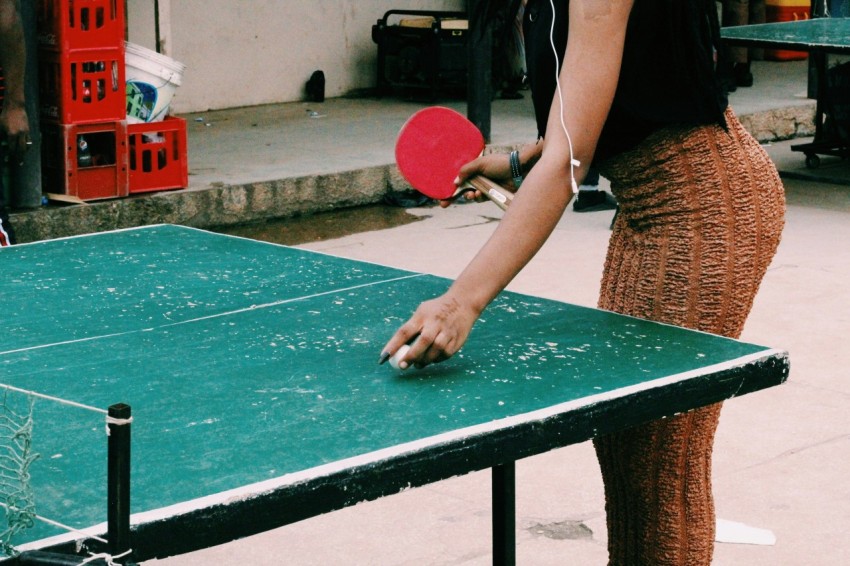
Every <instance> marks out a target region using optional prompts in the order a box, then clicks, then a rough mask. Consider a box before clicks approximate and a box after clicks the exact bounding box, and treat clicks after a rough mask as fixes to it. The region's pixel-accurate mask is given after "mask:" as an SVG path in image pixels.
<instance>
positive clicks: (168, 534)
mask: <svg viewBox="0 0 850 566" xmlns="http://www.w3.org/2000/svg"><path fill="white" fill-rule="evenodd" d="M0 265H2V273H3V277H2V279H0V313H2V316H3V326H4V329H5V332H4V333H3V334H2V335H0V383H3V384H5V387H6V389H5V393H4V396H5V400H4V404H5V406H6V407H7V408H8V409H9V410H14V411H18V412H26V408H27V407H28V406H29V404H30V403H31V404H32V415H33V416H32V422H33V431H32V450H33V451H34V452H37V453H38V454H39V455H40V457H39V458H38V459H37V460H35V461H34V462H32V464H31V466H30V467H29V472H30V474H31V483H32V487H33V493H34V499H35V511H36V513H37V515H38V516H39V517H43V518H46V519H49V520H51V521H53V522H55V523H59V524H61V525H63V526H62V527H58V526H56V525H55V524H52V523H51V524H48V523H45V522H44V521H43V520H42V519H38V520H37V521H36V523H35V526H33V527H32V528H31V529H27V530H24V531H22V532H20V533H19V534H18V535H17V536H16V537H15V539H14V540H13V541H12V542H13V543H14V544H15V545H17V547H18V548H19V550H22V551H40V552H44V551H49V552H62V553H69V554H73V553H80V554H83V555H85V553H86V552H97V551H99V550H101V549H102V547H104V545H106V546H107V547H108V546H109V544H110V542H109V539H110V537H112V536H113V533H112V532H110V533H109V534H107V533H106V531H107V515H108V509H107V508H108V507H110V506H113V507H114V506H115V505H116V504H114V503H112V502H110V503H107V499H108V497H107V483H108V481H107V467H108V465H107V462H108V460H109V459H108V455H107V435H106V433H105V425H104V421H105V417H104V414H103V412H104V411H105V410H106V409H107V408H108V407H111V406H114V405H115V404H119V403H126V404H127V405H129V406H130V407H132V418H133V421H132V424H131V425H128V424H126V423H121V424H120V427H119V428H121V429H122V430H130V429H131V430H132V440H131V446H132V452H131V453H132V458H131V462H132V463H131V465H130V468H131V471H132V473H131V480H130V484H131V486H132V489H131V490H130V494H131V496H130V497H131V503H130V505H129V506H130V510H131V511H132V520H131V522H132V526H131V527H130V528H129V534H128V535H126V542H123V543H122V544H126V545H127V548H126V549H122V548H121V547H118V548H111V550H110V552H112V553H113V555H117V553H116V551H126V550H131V551H132V554H131V555H129V556H126V557H124V558H123V560H133V561H143V560H148V559H151V558H154V557H164V556H169V555H175V554H180V553H185V552H190V551H193V550H197V549H200V548H205V547H209V546H213V545H216V544H221V543H224V542H227V541H230V540H234V539H237V538H241V537H245V536H249V535H252V534H256V533H259V532H263V531H266V530H270V529H272V528H276V527H279V526H282V525H285V524H289V523H292V522H295V521H299V520H302V519H305V518H308V517H312V516H315V515H318V514H321V513H325V512H328V511H331V510H335V509H340V508H343V507H345V506H348V505H353V504H355V503H357V502H360V501H364V500H370V499H376V498H378V497H381V496H385V495H390V494H393V493H397V492H399V491H400V490H402V489H406V488H409V487H414V486H419V485H424V484H427V483H430V482H434V481H439V480H442V479H446V478H449V477H452V476H456V475H459V474H464V473H468V472H471V471H474V470H481V469H486V468H493V469H494V475H493V478H494V561H496V562H505V563H511V562H512V561H513V556H512V546H513V540H514V539H513V538H512V537H513V535H512V533H513V530H514V529H513V522H512V521H513V516H512V515H513V514H512V510H513V507H512V491H511V490H512V486H513V483H512V482H513V473H512V472H513V463H514V461H516V460H517V459H520V458H524V457H527V456H531V455H534V454H539V453H542V452H545V451H548V450H551V449H554V448H557V447H562V446H566V445H569V444H573V443H577V442H581V441H584V440H587V439H589V438H592V437H594V436H596V435H599V434H604V433H608V432H611V431H614V430H618V429H622V428H625V427H628V426H632V425H635V424H637V423H640V422H644V421H646V420H649V419H655V418H660V417H662V416H665V415H671V414H674V413H677V412H681V411H685V410H688V409H691V408H695V407H698V406H703V405H706V404H710V403H714V402H717V401H720V400H724V399H728V398H731V397H734V396H737V395H742V394H745V393H749V392H752V391H756V390H759V389H762V388H766V387H770V386H773V385H777V384H779V383H782V382H783V381H785V379H786V377H787V373H788V360H787V355H786V353H785V352H783V351H780V350H776V349H771V348H767V347H763V346H758V345H753V344H747V343H744V342H740V341H736V340H730V339H726V338H722V337H717V336H712V335H708V334H704V333H699V332H694V331H688V330H684V329H681V328H676V327H671V326H666V325H661V324H656V323H651V322H647V321H643V320H639V319H634V318H630V317H625V316H620V315H615V314H612V313H607V312H603V311H600V310H596V309H590V308H583V307H577V306H573V305H569V304H564V303H560V302H556V301H551V300H544V299H539V298H535V297H531V296H526V295H521V294H517V293H511V292H505V293H503V294H501V295H500V296H499V297H498V298H497V299H496V300H495V301H494V303H493V304H491V305H490V306H489V307H488V308H487V310H486V311H485V312H484V314H483V315H482V317H481V319H480V320H479V322H478V323H477V324H476V326H475V328H474V330H473V333H472V335H471V336H470V339H469V341H468V343H467V344H466V346H465V347H464V348H463V350H462V351H461V352H460V353H459V354H458V355H456V356H455V357H454V358H453V359H452V360H450V361H448V362H445V363H443V364H439V365H436V366H432V367H429V368H427V369H425V370H421V371H414V370H411V371H408V372H405V373H398V372H395V371H394V370H392V369H391V368H390V367H389V366H388V365H383V366H379V365H378V364H377V360H378V356H379V353H380V349H381V346H382V345H383V344H384V342H385V341H386V340H387V339H388V337H389V336H390V335H391V333H392V332H393V331H394V330H395V329H396V328H397V326H398V325H399V324H400V323H401V322H402V321H403V320H405V319H406V318H407V316H408V315H409V314H410V312H411V311H412V309H413V308H414V307H415V306H416V305H417V304H418V302H419V301H421V300H423V299H426V298H430V297H432V296H434V295H435V294H437V293H440V292H441V291H443V290H444V289H445V288H446V287H447V286H448V284H449V281H448V280H446V279H442V278H438V277H434V276H429V275H424V274H419V273H412V272H408V271H402V270H398V269H393V268H389V267H385V266H380V265H374V264H368V263H363V262H357V261H351V260H346V259H342V258H337V257H332V256H328V255H323V254H319V253H315V252H308V251H304V250H298V249H294V248H288V247H284V246H278V245H274V244H267V243H263V242H257V241H252V240H246V239H241V238H235V237H230V236H222V235H217V234H212V233H209V232H204V231H201V230H196V229H190V228H183V227H177V226H169V225H161V226H151V227H144V228H138V229H131V230H124V231H117V232H109V233H101V234H95V235H88V236H82V237H75V238H68V239H60V240H52V241H45V242H39V243H35V244H27V245H21V246H15V247H10V248H3V249H0ZM10 387H11V388H13V389H10ZM21 391H25V392H37V394H31V393H22V392H21ZM34 395H35V396H34ZM69 403H73V404H69ZM110 427H111V428H113V430H115V429H114V427H113V425H110ZM111 438H112V437H110V439H111ZM110 462H111V460H110ZM109 465H110V466H111V465H112V464H111V463H110V464H109ZM110 508H111V507H110ZM111 521H112V519H111V516H110V522H109V527H110V531H111V528H112V525H113V523H112V522H111ZM66 528H70V529H72V530H71V531H70V532H68V531H67V530H66ZM122 536H123V535H122ZM80 541H83V543H82V544H81V543H80ZM103 541H107V542H106V543H104V542H103ZM121 553H123V552H121ZM36 554H38V552H36V553H35V554H33V556H35V555H36Z"/></svg>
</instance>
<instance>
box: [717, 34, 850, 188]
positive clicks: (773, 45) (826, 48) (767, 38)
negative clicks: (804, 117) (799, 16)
mask: <svg viewBox="0 0 850 566" xmlns="http://www.w3.org/2000/svg"><path fill="white" fill-rule="evenodd" d="M720 33H721V37H722V38H723V41H724V42H725V43H727V44H729V45H740V46H746V47H765V48H769V49H791V50H795V51H807V52H809V54H810V55H811V60H812V67H810V69H811V68H813V69H814V77H812V76H811V74H810V79H809V80H810V81H814V87H815V88H814V90H815V94H816V97H817V104H816V107H815V136H814V140H812V142H810V143H804V144H795V145H792V146H791V149H792V150H793V151H800V152H802V153H803V154H804V155H805V156H806V167H808V168H809V169H816V168H817V167H818V166H819V164H820V158H819V157H818V155H833V156H838V157H850V137H848V136H847V135H846V134H842V133H840V129H839V128H835V127H830V128H827V127H826V124H825V120H824V115H825V114H833V117H835V113H836V110H839V111H840V113H841V115H842V116H841V118H842V119H843V120H845V121H846V120H847V114H848V112H850V108H848V106H850V101H848V100H846V96H847V95H848V93H850V90H848V86H847V85H843V88H842V90H841V93H840V94H839V95H838V96H830V92H829V90H828V86H827V73H828V68H827V67H828V55H830V54H834V55H846V54H850V18H813V19H810V20H797V21H793V22H773V23H767V24H753V25H747V26H733V27H724V28H722V29H721V30H720ZM835 98H839V99H840V100H835ZM836 105H840V106H841V108H840V109H838V108H835V106H836ZM843 126H844V127H847V124H846V123H845V124H843ZM809 176H810V177H812V178H814V179H815V180H817V177H814V176H811V175H809Z"/></svg>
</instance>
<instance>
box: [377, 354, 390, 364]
mask: <svg viewBox="0 0 850 566" xmlns="http://www.w3.org/2000/svg"><path fill="white" fill-rule="evenodd" d="M388 359H390V355H389V354H388V353H387V352H381V357H380V358H379V359H378V365H382V364H385V363H386V362H387V360H388Z"/></svg>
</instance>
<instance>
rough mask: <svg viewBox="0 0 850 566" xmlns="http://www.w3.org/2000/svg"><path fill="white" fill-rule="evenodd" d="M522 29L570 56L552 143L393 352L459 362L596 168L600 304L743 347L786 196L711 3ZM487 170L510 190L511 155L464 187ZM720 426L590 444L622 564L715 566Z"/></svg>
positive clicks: (689, 2) (535, 157) (610, 3)
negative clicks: (727, 88) (604, 235)
mask: <svg viewBox="0 0 850 566" xmlns="http://www.w3.org/2000/svg"><path fill="white" fill-rule="evenodd" d="M553 7H554V8H558V9H559V11H558V12H556V15H555V20H556V22H561V23H563V22H564V20H566V19H567V18H568V24H567V25H568V32H569V33H568V39H567V38H562V39H560V43H559V38H558V37H556V36H557V33H548V32H547V33H541V32H540V28H543V29H547V26H546V25H545V24H540V25H537V24H536V23H535V20H534V18H535V17H537V18H539V20H537V22H542V21H551V17H552V15H551V12H552V8H553ZM526 18H527V20H526V26H527V27H526V32H527V33H528V35H526V42H527V44H526V49H527V50H528V51H529V52H532V51H534V50H538V51H539V50H540V49H543V48H544V47H541V46H545V44H547V43H548V42H549V41H550V38H551V40H552V41H553V42H554V43H555V46H556V50H557V51H558V52H559V55H560V54H561V53H562V54H563V59H562V61H561V62H562V68H561V71H560V73H559V83H560V86H559V88H558V87H557V85H556V86H553V89H554V96H553V97H552V101H551V103H550V111H549V112H548V121H547V124H546V135H545V138H544V139H543V140H542V141H541V142H539V143H536V144H531V145H528V146H525V147H523V149H522V151H521V152H520V154H519V158H520V161H521V163H522V165H523V168H524V170H528V169H529V164H531V163H534V166H533V167H531V168H530V170H529V171H528V174H527V176H526V178H525V179H524V181H523V183H522V190H520V191H519V192H518V193H517V197H516V199H515V200H514V201H513V204H512V205H511V208H510V209H509V210H508V212H507V213H506V214H505V215H504V218H503V219H502V221H501V223H500V225H499V226H498V227H497V229H496V230H495V231H494V233H493V235H492V236H491V238H490V239H489V241H488V242H487V243H486V244H485V245H484V247H483V248H482V249H481V250H480V252H479V253H478V254H477V256H476V257H475V258H474V259H473V260H472V262H470V264H469V265H468V266H467V267H466V269H465V270H464V271H463V273H462V274H461V275H460V276H459V277H458V278H457V280H456V281H455V282H454V283H453V284H452V285H451V287H450V288H449V289H448V291H447V292H446V293H445V294H444V295H442V296H441V297H438V298H436V299H433V300H431V301H428V302H425V303H423V304H422V305H420V306H419V308H418V309H417V310H416V312H415V313H414V314H413V315H412V317H411V318H410V319H409V320H408V321H407V322H406V323H405V324H404V325H402V326H401V327H400V328H399V330H398V331H397V332H396V333H395V335H394V336H393V337H392V338H391V339H390V340H389V342H388V343H387V344H386V346H385V347H384V350H383V355H387V354H390V353H393V352H395V351H396V350H397V349H398V348H399V347H400V346H401V345H403V344H405V343H408V342H409V341H411V340H413V342H412V344H411V348H410V350H409V351H408V352H407V354H405V356H404V357H403V359H402V361H401V363H400V366H401V367H402V368H405V367H409V366H410V365H415V366H417V367H424V366H426V365H428V364H430V363H435V362H440V361H443V360H446V359H448V358H450V357H451V356H452V355H453V354H454V353H455V352H457V351H458V350H459V349H460V347H461V346H462V345H463V343H464V341H465V340H466V338H467V336H468V334H469V332H470V330H471V328H472V325H473V324H474V322H475V320H476V319H477V317H478V316H479V315H480V313H481V312H482V311H483V310H484V308H485V307H486V306H487V304H488V303H489V302H490V301H491V300H492V299H493V298H494V297H495V296H496V295H497V294H498V293H499V292H500V291H501V290H502V289H503V288H504V287H505V286H506V285H507V284H508V283H509V282H510V281H511V279H512V278H513V277H514V276H515V275H516V274H517V273H518V272H519V271H520V269H522V267H523V266H524V265H525V264H526V263H527V262H528V261H529V260H530V259H531V258H532V257H533V256H534V254H535V253H536V252H537V250H538V249H539V248H540V247H541V246H542V244H543V243H544V242H545V240H546V239H547V237H548V236H549V234H550V233H551V232H552V230H553V229H554V226H555V224H556V223H557V222H558V221H559V219H560V218H561V215H562V214H563V212H564V210H565V208H566V206H567V204H568V203H569V202H570V200H571V199H572V198H573V196H574V195H575V193H576V190H577V185H578V184H579V183H580V182H581V181H582V179H583V178H584V175H585V174H586V171H587V169H588V167H589V166H590V164H591V162H592V163H593V164H594V167H596V168H597V169H598V170H599V172H600V173H601V174H602V175H603V176H605V177H606V178H607V179H609V180H610V182H611V189H612V192H613V193H614V194H615V196H616V197H617V200H618V202H619V203H620V212H619V214H618V215H617V218H616V221H615V223H614V227H613V231H612V235H611V240H610V245H609V249H608V255H607V258H606V262H605V270H604V274H603V278H602V283H601V290H600V297H599V303H598V304H599V307H600V308H603V309H608V310H613V311H616V312H620V313H624V314H629V315H633V316H638V317H642V318H647V319H652V320H656V321H660V322H665V323H670V324H676V325H680V326H685V327H689V328H695V329H699V330H703V331H706V332H712V333H717V334H723V335H726V336H731V337H736V336H738V335H739V334H740V332H741V330H742V327H743V324H744V321H745V319H746V316H747V314H748V313H749V310H750V308H751V305H752V302H753V299H754V296H755V293H756V291H757V289H758V286H759V284H760V282H761V279H762V277H763V275H764V273H765V271H766V269H767V266H768V264H769V263H770V261H771V258H772V257H773V255H774V253H775V251H776V247H777V245H778V243H779V238H780V233H781V230H782V227H783V216H784V196H783V190H782V185H781V182H780V181H779V177H778V175H777V173H776V170H775V168H774V166H773V164H772V163H771V162H770V159H769V158H768V156H767V154H766V153H765V152H764V150H763V149H762V148H761V147H760V146H759V144H758V143H757V142H756V141H755V140H754V139H753V138H752V137H751V136H750V135H749V134H747V132H746V131H745V130H744V129H743V128H742V127H741V125H740V123H739V122H738V120H737V119H736V118H735V116H734V114H733V113H732V111H731V110H730V109H729V108H728V107H727V101H726V98H725V96H724V95H723V91H722V89H721V88H720V85H719V83H718V80H717V77H716V75H715V69H714V66H715V64H714V60H715V57H714V54H715V52H716V47H717V37H718V24H717V16H716V8H715V5H714V1H713V0H619V1H616V0H570V1H569V3H567V2H566V0H562V1H561V2H557V0H552V1H551V3H550V0H537V1H535V0H531V1H530V2H529V5H528V7H527V10H526ZM547 18H550V19H549V20H547ZM535 26H537V29H536V30H535V29H531V28H534V27H535ZM529 32H530V33H529ZM553 79H554V76H553ZM553 82H554V81H553ZM475 174H484V175H486V176H488V177H490V178H492V179H494V180H498V181H505V182H506V183H509V182H510V179H512V175H511V168H510V166H509V160H508V159H506V157H505V156H504V155H489V156H485V157H482V158H479V159H477V160H475V161H473V162H472V163H469V164H467V165H466V166H464V167H463V168H462V169H461V171H460V173H459V182H462V181H463V180H464V179H466V178H468V177H470V176H472V175H475ZM504 250H510V253H505V252H504ZM568 254H569V250H565V259H568V258H569V256H568ZM414 338H415V340H414ZM719 413H720V405H719V404H718V405H714V406H711V407H706V408H703V409H699V410H695V411H691V412H689V413H686V414H683V415H679V416H677V417H674V418H670V419H665V420H663V421H657V422H651V423H647V424H645V425H641V426H639V427H636V428H634V429H631V430H628V431H625V432H623V433H617V434H612V435H609V436H605V437H601V438H597V439H595V441H594V444H595V447H596V452H597V457H598V459H599V462H600V466H601V469H602V475H603V479H604V483H605V496H606V512H607V518H608V540H609V543H608V544H609V556H610V563H611V564H624V565H635V564H652V565H664V564H677V565H688V566H691V565H698V564H706V565H707V564H710V563H711V557H712V552H713V540H714V528H715V519H714V505H713V499H712V494H711V479H710V464H711V449H712V444H713V438H714V432H715V429H716V427H717V421H718V418H719Z"/></svg>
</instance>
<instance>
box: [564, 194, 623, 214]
mask: <svg viewBox="0 0 850 566" xmlns="http://www.w3.org/2000/svg"><path fill="white" fill-rule="evenodd" d="M616 208H617V200H616V199H615V198H614V197H613V196H611V195H609V194H608V193H606V192H605V191H582V190H580V191H579V192H578V197H576V200H575V202H573V210H574V211H576V212H596V211H598V210H614V209H616Z"/></svg>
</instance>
